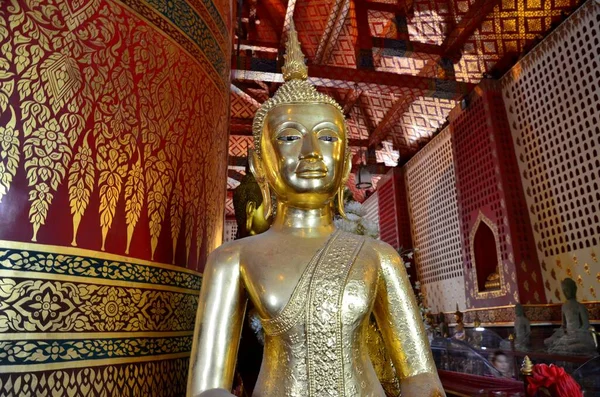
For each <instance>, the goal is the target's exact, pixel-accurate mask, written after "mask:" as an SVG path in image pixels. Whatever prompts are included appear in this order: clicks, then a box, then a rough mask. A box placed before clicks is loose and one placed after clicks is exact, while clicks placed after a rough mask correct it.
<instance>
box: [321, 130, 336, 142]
mask: <svg viewBox="0 0 600 397" xmlns="http://www.w3.org/2000/svg"><path fill="white" fill-rule="evenodd" d="M318 135H319V140H321V141H324V142H337V141H338V139H339V138H338V136H337V135H338V134H337V132H335V131H333V130H331V129H329V128H324V129H322V130H320V131H319V132H318Z"/></svg>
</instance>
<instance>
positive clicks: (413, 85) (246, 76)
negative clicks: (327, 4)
mask: <svg viewBox="0 0 600 397" xmlns="http://www.w3.org/2000/svg"><path fill="white" fill-rule="evenodd" d="M249 64H250V65H249ZM252 64H256V63H250V62H238V65H240V66H244V67H248V66H252ZM265 65H266V66H267V67H268V68H265V67H264V66H265ZM261 68H262V69H263V70H262V71H254V70H241V69H234V70H232V72H231V75H232V79H233V80H252V81H254V80H262V81H268V82H277V83H283V76H282V75H281V73H275V70H276V67H275V66H273V65H272V66H269V64H268V63H265V64H262V65H261ZM308 75H309V78H308V80H309V81H310V82H311V83H312V84H314V85H315V86H318V87H330V88H341V89H359V90H362V91H375V92H380V93H394V94H398V95H407V93H408V92H414V93H415V95H417V94H418V95H419V96H432V97H438V98H444V99H454V100H457V99H459V98H461V97H462V96H463V95H465V94H467V93H469V92H471V90H472V89H473V88H474V87H475V84H472V83H465V82H459V81H455V80H443V79H436V78H430V77H423V76H413V75H404V74H397V73H389V72H378V71H373V70H358V69H350V68H343V67H339V66H326V65H312V66H309V68H308Z"/></svg>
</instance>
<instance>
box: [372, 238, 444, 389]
mask: <svg viewBox="0 0 600 397" xmlns="http://www.w3.org/2000/svg"><path fill="white" fill-rule="evenodd" d="M376 244H377V247H376V248H377V251H378V252H379V258H380V266H381V271H380V273H381V277H380V281H379V286H378V291H377V299H376V303H375V317H376V319H377V324H378V325H379V328H380V329H381V333H382V335H383V337H384V340H385V342H386V348H387V350H388V352H389V353H390V356H391V357H392V361H393V363H394V366H395V368H396V373H397V375H398V377H399V378H400V383H401V389H402V395H403V396H407V397H412V396H415V397H416V396H419V397H420V396H428V397H429V396H444V395H445V394H444V391H443V388H442V386H441V383H440V381H439V378H438V375H437V370H436V368H435V363H434V362H433V357H432V355H431V350H430V348H429V343H428V342H427V337H426V335H425V327H424V325H423V320H422V319H421V315H420V313H419V308H418V306H417V302H416V300H415V297H414V294H413V292H412V287H411V285H410V282H409V280H408V275H407V274H406V269H405V267H404V264H403V263H402V260H401V259H400V257H399V255H398V253H397V252H396V251H395V250H394V249H393V248H392V247H390V246H389V245H387V244H385V243H379V242H377V243H376Z"/></svg>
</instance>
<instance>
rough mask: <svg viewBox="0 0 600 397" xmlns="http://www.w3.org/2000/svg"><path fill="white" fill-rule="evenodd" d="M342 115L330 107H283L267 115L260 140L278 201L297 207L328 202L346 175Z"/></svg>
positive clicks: (266, 174)
mask: <svg viewBox="0 0 600 397" xmlns="http://www.w3.org/2000/svg"><path fill="white" fill-rule="evenodd" d="M345 140H346V129H345V124H344V117H343V115H342V114H341V112H340V111H339V110H338V109H336V108H335V107H333V106H331V105H328V104H293V105H290V104H286V105H279V106H276V107H274V108H273V109H271V110H270V111H269V113H268V114H267V117H266V119H265V123H264V129H263V132H262V138H261V157H262V165H263V170H264V173H265V176H266V178H267V180H268V182H269V185H270V186H271V188H272V189H273V190H274V192H275V194H276V195H277V196H278V199H279V200H282V201H283V202H285V203H287V204H288V205H291V206H295V207H299V208H309V209H310V208H320V207H322V206H323V205H324V204H327V203H329V202H330V201H331V200H332V199H333V197H334V196H335V193H336V192H337V189H338V187H339V186H340V185H341V183H342V181H343V179H344V176H345V173H346V172H348V171H349V167H347V164H346V163H345V162H346V159H347V156H346V153H345V150H346V145H345Z"/></svg>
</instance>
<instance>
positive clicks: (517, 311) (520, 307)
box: [515, 303, 525, 317]
mask: <svg viewBox="0 0 600 397" xmlns="http://www.w3.org/2000/svg"><path fill="white" fill-rule="evenodd" d="M524 315H525V311H524V310H523V305H521V304H520V303H517V304H516V305H515V316H517V317H523V316H524Z"/></svg>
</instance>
